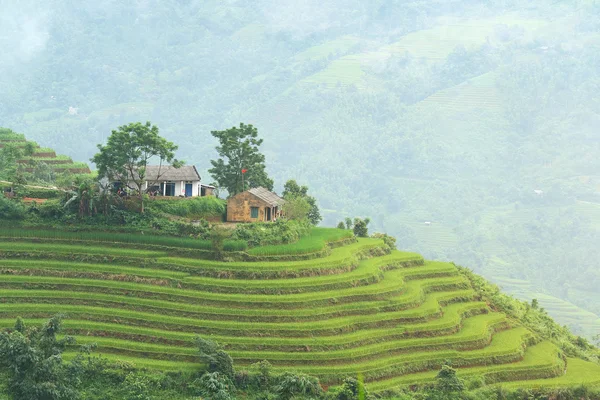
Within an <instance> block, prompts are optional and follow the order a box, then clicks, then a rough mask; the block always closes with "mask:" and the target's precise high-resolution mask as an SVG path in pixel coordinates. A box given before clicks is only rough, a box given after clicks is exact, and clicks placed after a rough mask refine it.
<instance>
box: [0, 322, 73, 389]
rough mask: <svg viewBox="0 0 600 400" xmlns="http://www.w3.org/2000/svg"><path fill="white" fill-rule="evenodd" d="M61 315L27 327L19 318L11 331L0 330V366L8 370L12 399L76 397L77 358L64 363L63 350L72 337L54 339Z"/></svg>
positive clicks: (70, 342) (71, 340)
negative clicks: (35, 325)
mask: <svg viewBox="0 0 600 400" xmlns="http://www.w3.org/2000/svg"><path fill="white" fill-rule="evenodd" d="M61 318H62V317H61V316H60V315H57V316H54V317H52V318H51V319H50V320H49V321H48V322H46V323H45V324H44V326H42V327H41V328H30V329H28V328H26V327H25V324H24V323H23V321H22V320H21V319H20V318H19V319H17V322H16V324H15V327H14V329H13V330H12V331H10V330H5V331H3V332H0V366H2V367H5V368H6V371H7V372H8V377H9V378H8V392H9V393H10V394H11V396H12V398H13V399H30V400H63V399H78V398H80V397H81V396H80V394H79V392H78V390H77V385H78V384H79V381H80V374H81V369H80V368H78V366H79V363H80V362H81V359H80V358H76V359H75V360H73V361H71V362H69V363H64V362H63V359H62V353H63V351H64V350H65V349H66V348H67V346H68V345H72V344H74V343H75V339H74V338H73V337H72V336H64V337H62V338H60V339H59V338H57V334H59V333H60V330H61Z"/></svg>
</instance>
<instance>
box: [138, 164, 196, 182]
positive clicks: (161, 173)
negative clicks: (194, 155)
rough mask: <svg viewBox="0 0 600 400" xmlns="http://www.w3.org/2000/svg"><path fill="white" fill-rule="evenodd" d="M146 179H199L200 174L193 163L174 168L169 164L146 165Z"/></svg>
mask: <svg viewBox="0 0 600 400" xmlns="http://www.w3.org/2000/svg"><path fill="white" fill-rule="evenodd" d="M146 180H148V181H155V180H159V181H199V180H200V174H198V171H197V170H196V167H194V166H193V165H189V166H188V165H184V166H183V167H179V168H174V167H173V166H171V165H162V166H159V165H148V166H147V167H146Z"/></svg>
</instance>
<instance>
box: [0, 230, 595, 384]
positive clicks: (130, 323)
mask: <svg viewBox="0 0 600 400" xmlns="http://www.w3.org/2000/svg"><path fill="white" fill-rule="evenodd" d="M19 232H20V231H11V230H6V229H4V230H0V294H1V298H2V305H1V306H0V327H5V328H6V327H11V326H12V325H13V324H14V319H15V318H16V317H17V316H21V317H23V318H24V319H25V321H26V322H27V323H28V324H33V323H36V324H37V323H40V322H41V321H43V320H44V319H46V318H48V317H49V316H51V315H53V314H56V313H58V312H62V313H65V314H66V315H67V318H66V320H65V327H66V332H67V333H70V334H73V335H74V336H75V337H76V338H77V342H78V344H89V343H97V344H98V347H97V352H98V353H100V354H102V355H104V356H105V357H107V358H108V359H109V360H122V361H127V362H129V363H131V365H133V366H134V367H136V368H149V369H156V370H161V371H177V370H188V371H190V370H198V369H201V368H203V367H202V365H200V364H199V363H198V357H197V349H196V348H195V346H194V345H193V338H194V337H195V336H196V335H201V336H203V337H210V338H211V339H213V340H216V341H218V342H219V343H221V344H222V345H223V346H224V347H225V349H226V350H227V351H228V353H229V354H230V355H231V356H232V357H233V359H234V362H235V364H236V366H237V368H238V369H243V368H246V367H248V366H249V365H251V364H252V363H255V362H258V361H261V360H268V361H269V362H271V363H272V364H273V366H274V369H273V371H274V372H283V371H287V370H297V371H301V372H305V373H308V374H312V375H316V376H318V377H319V378H320V379H321V381H322V382H323V383H325V384H326V385H335V384H339V383H340V382H341V381H342V380H343V379H344V378H345V377H348V376H356V374H359V373H360V374H362V376H363V377H364V379H365V381H366V382H367V387H368V388H369V389H370V390H371V391H373V392H385V391H389V390H393V389H396V388H398V387H400V386H404V385H412V384H420V383H426V382H431V381H432V380H433V379H434V377H435V375H436V371H437V370H438V369H439V367H440V365H441V364H442V363H443V362H444V361H446V360H451V361H452V363H453V365H454V366H455V367H457V368H458V371H459V375H460V376H462V377H470V376H482V377H484V379H485V382H486V383H487V384H510V385H512V386H521V385H523V386H529V385H531V386H539V385H542V386H548V387H568V386H573V385H579V384H582V383H584V384H587V385H590V386H595V385H597V384H599V383H600V382H599V381H598V376H599V375H598V374H597V372H598V371H599V370H600V366H598V365H597V364H594V363H592V362H589V361H585V360H582V359H580V358H577V355H579V356H582V355H583V354H585V353H584V351H583V349H584V348H585V346H584V347H582V348H578V347H577V346H576V345H574V344H568V345H567V346H565V343H563V342H559V341H557V342H552V341H550V340H549V337H544V336H543V335H540V332H538V331H536V330H535V329H531V328H530V327H528V325H527V323H521V321H520V320H519V319H517V314H515V313H514V312H513V311H514V310H513V311H511V310H510V309H509V308H507V309H506V310H504V311H501V310H502V305H501V304H500V303H498V304H496V303H495V302H494V299H495V298H494V297H486V296H487V295H488V294H489V293H487V292H486V290H488V289H486V288H487V286H485V284H483V283H482V282H481V281H477V280H475V281H474V280H473V279H475V278H474V276H472V275H470V274H468V273H466V272H465V271H464V270H462V269H457V267H455V266H454V265H453V264H450V263H444V262H433V261H427V260H424V259H423V258H422V257H421V256H420V255H418V254H415V253H407V252H403V251H398V250H390V248H389V247H387V245H386V244H385V243H384V242H383V241H382V240H381V239H373V238H364V239H362V238H359V239H358V240H355V239H352V240H351V239H350V235H349V231H345V230H339V229H317V230H316V231H315V232H313V233H314V234H313V235H312V236H311V238H313V239H311V240H310V241H308V242H306V241H304V242H303V241H300V242H298V243H297V244H296V245H293V244H292V245H285V246H281V247H280V248H275V247H274V246H271V247H269V248H265V249H264V250H261V248H254V249H252V253H253V254H254V255H255V256H257V255H261V256H262V258H257V260H261V259H262V260H263V261H245V262H242V261H237V262H217V261H211V260H208V259H205V258H206V257H209V256H210V252H206V251H205V250H202V248H203V246H190V240H183V239H182V240H178V239H174V238H173V239H171V240H170V241H168V242H164V243H161V242H160V241H156V240H150V238H148V240H147V241H144V238H143V237H136V238H135V240H130V238H127V237H125V236H123V237H121V236H119V235H113V237H112V238H110V237H108V236H106V235H104V236H103V235H95V236H94V235H91V234H80V235H79V234H77V233H71V234H69V235H70V236H69V235H63V236H61V235H54V236H51V235H49V233H48V232H47V231H39V234H37V235H36V233H35V231H29V232H27V235H24V234H22V235H19ZM21 232H22V231H21ZM73 235H78V236H77V237H76V238H75V237H73ZM73 239H76V240H73ZM46 242H47V243H46ZM317 242H318V243H317ZM327 243H329V245H327ZM324 248H325V249H328V250H327V251H326V252H323V249H324ZM315 251H316V253H315ZM311 253H313V254H314V255H315V256H316V255H320V256H321V257H318V258H310V259H306V258H307V254H311ZM232 254H233V253H232ZM271 255H276V256H277V257H276V258H275V259H273V261H264V260H268V259H269V257H270V256H271ZM236 257H238V258H239V255H238V256H236ZM248 257H251V256H250V255H248ZM265 257H266V258H265ZM313 257H314V256H313ZM474 285H475V286H474ZM482 285H484V286H482ZM511 307H512V306H511ZM520 307H523V306H520ZM528 315H529V314H528ZM521 381H527V382H524V383H523V382H521Z"/></svg>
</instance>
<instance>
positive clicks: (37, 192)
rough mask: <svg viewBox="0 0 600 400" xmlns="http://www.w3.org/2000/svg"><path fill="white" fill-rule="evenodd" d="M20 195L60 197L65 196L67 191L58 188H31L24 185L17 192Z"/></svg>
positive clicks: (44, 197) (41, 197) (46, 197)
mask: <svg viewBox="0 0 600 400" xmlns="http://www.w3.org/2000/svg"><path fill="white" fill-rule="evenodd" d="M17 194H18V195H19V197H32V198H34V199H60V198H62V197H63V196H64V194H65V192H63V191H61V190H58V189H50V188H48V189H43V188H31V187H27V186H25V187H23V188H21V189H20V190H19V192H18V193H17Z"/></svg>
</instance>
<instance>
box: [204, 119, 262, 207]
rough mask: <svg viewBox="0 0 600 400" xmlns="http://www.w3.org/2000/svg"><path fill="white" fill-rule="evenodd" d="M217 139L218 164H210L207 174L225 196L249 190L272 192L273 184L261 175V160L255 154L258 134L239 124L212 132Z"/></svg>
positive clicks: (216, 161) (214, 161)
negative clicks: (224, 190)
mask: <svg viewBox="0 0 600 400" xmlns="http://www.w3.org/2000/svg"><path fill="white" fill-rule="evenodd" d="M211 134H212V135H213V136H214V137H216V138H217V139H219V145H218V146H217V152H218V153H219V156H220V157H221V158H219V159H218V160H210V163H211V164H212V166H213V167H212V168H211V169H209V170H208V172H209V173H210V174H211V175H212V177H213V178H214V179H215V181H216V182H217V184H218V185H219V186H220V187H224V188H226V189H227V191H228V192H229V196H233V195H235V194H237V193H240V192H243V191H244V190H246V189H249V188H253V187H259V186H262V187H265V188H267V189H269V190H273V180H272V179H270V178H269V176H268V175H267V172H266V171H265V156H264V155H263V154H262V153H261V152H260V151H259V149H258V148H259V147H260V145H261V144H262V142H263V140H262V139H258V130H257V129H256V128H255V127H254V126H252V125H246V124H244V123H240V126H239V127H235V126H234V127H232V128H230V129H227V130H224V131H212V132H211Z"/></svg>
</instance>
